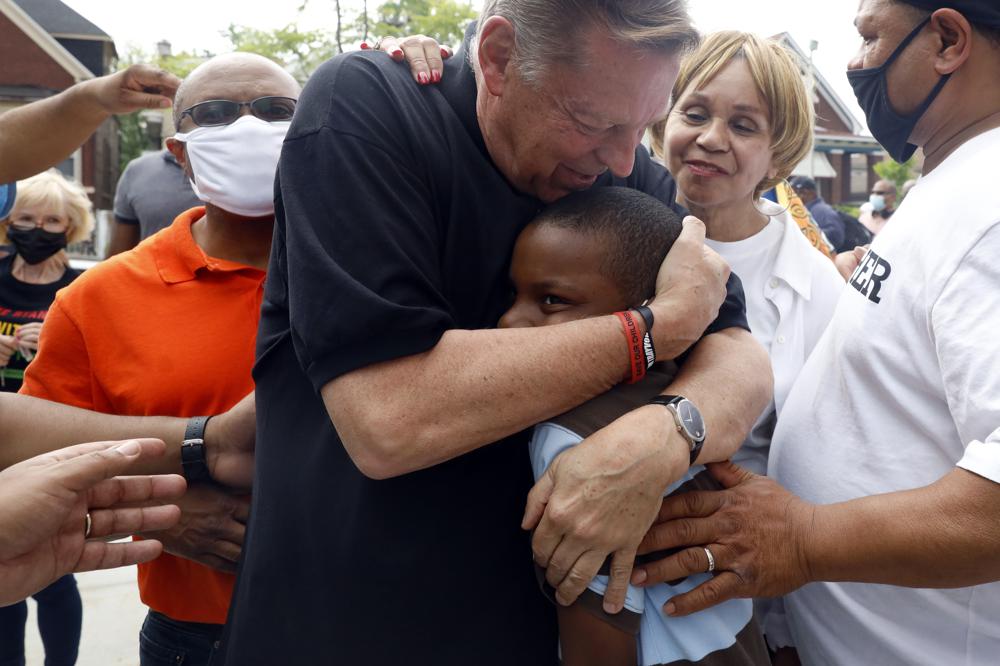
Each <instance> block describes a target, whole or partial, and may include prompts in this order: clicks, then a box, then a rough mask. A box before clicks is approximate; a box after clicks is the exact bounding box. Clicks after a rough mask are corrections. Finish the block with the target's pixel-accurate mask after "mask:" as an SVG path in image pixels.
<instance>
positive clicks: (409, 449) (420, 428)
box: [322, 382, 443, 481]
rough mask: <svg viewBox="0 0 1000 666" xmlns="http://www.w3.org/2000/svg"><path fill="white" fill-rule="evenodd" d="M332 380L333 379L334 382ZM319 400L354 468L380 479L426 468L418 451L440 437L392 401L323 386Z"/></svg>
mask: <svg viewBox="0 0 1000 666" xmlns="http://www.w3.org/2000/svg"><path fill="white" fill-rule="evenodd" d="M334 383H336V382H334ZM322 393H323V399H324V402H325V403H326V407H327V411H328V413H329V415H330V419H331V420H332V422H333V426H334V427H335V428H336V430H337V434H338V436H339V437H340V441H341V442H342V443H343V446H344V450H345V451H346V452H347V455H348V456H349V457H350V459H351V462H353V463H354V465H355V467H357V468H358V471H359V472H361V473H362V474H364V475H365V476H366V477H368V478H369V479H374V480H376V481H381V480H385V479H391V478H395V477H397V476H402V475H404V474H409V473H410V472H414V471H416V470H418V469H423V468H424V467H428V466H429V465H430V464H433V463H432V462H430V461H428V460H426V459H425V458H424V456H422V455H421V452H426V451H429V450H432V447H431V446H430V442H431V441H433V440H434V439H435V438H437V437H440V436H443V434H442V433H440V432H438V429H437V428H434V427H433V426H425V425H423V424H422V423H421V420H420V418H419V417H418V416H417V415H416V414H415V413H414V412H413V410H411V409H409V408H407V407H406V405H404V404H401V402H400V401H394V400H365V399H364V397H363V395H364V394H363V393H362V392H356V391H339V390H336V389H333V390H331V389H330V386H329V385H328V386H327V387H324V389H323V391H322Z"/></svg>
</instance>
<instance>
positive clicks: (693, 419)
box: [677, 400, 705, 442]
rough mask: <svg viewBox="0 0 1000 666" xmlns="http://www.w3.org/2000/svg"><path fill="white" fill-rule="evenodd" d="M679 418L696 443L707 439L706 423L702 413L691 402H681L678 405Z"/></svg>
mask: <svg viewBox="0 0 1000 666" xmlns="http://www.w3.org/2000/svg"><path fill="white" fill-rule="evenodd" d="M677 416H678V417H680V420H681V425H683V426H684V429H685V430H687V431H688V434H689V435H690V436H691V439H693V440H694V441H696V442H699V441H701V440H703V439H705V421H704V420H702V418H701V412H699V411H698V408H697V407H695V406H694V403H692V402H691V401H690V400H681V401H680V402H679V403H677Z"/></svg>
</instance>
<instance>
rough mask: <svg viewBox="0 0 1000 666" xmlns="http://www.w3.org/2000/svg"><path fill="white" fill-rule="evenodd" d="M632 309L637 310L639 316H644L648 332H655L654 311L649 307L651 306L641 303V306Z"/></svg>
mask: <svg viewBox="0 0 1000 666" xmlns="http://www.w3.org/2000/svg"><path fill="white" fill-rule="evenodd" d="M632 309H633V310H635V311H636V312H638V313H639V316H640V317H642V320H643V321H644V322H646V332H647V333H652V332H653V311H652V310H650V309H649V306H648V305H640V306H639V307H637V308H632Z"/></svg>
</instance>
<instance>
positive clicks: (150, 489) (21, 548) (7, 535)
mask: <svg viewBox="0 0 1000 666" xmlns="http://www.w3.org/2000/svg"><path fill="white" fill-rule="evenodd" d="M164 450H165V446H164V444H163V442H161V441H160V440H155V439H141V440H129V441H126V442H99V443H93V444H79V445H77V446H71V447H68V448H65V449H60V450H58V451H54V452H52V453H46V454H44V455H40V456H36V457H34V458H30V459H28V460H25V461H24V462H21V463H18V464H17V465H12V466H11V467H8V468H7V469H5V470H3V471H2V472H0V605H7V604H11V603H15V602H17V601H20V600H21V599H23V598H25V597H27V596H28V595H31V594H34V593H35V592H37V591H38V590H41V589H42V588H44V587H46V586H47V585H49V584H50V583H51V582H52V581H54V580H56V579H58V578H60V577H61V576H64V575H66V574H67V573H72V572H79V571H92V570H95V569H110V568H113V567H120V566H126V565H130V564H137V563H139V562H148V561H149V560H152V559H154V558H156V557H157V556H159V554H160V552H161V550H162V546H161V545H160V543H159V542H158V541H152V540H151V541H137V542H125V543H107V542H105V541H102V540H101V539H103V538H107V537H119V536H126V535H129V534H133V533H135V532H138V531H140V530H161V529H165V528H167V527H170V526H171V525H173V524H174V523H176V522H177V520H178V519H179V517H180V510H179V509H178V508H177V507H176V506H172V505H164V506H150V507H144V508H139V507H133V506H130V505H131V504H132V503H135V502H145V501H149V500H155V501H164V500H171V499H176V498H178V497H180V496H181V495H183V494H184V490H185V487H186V486H185V483H184V479H183V477H180V476H177V475H163V476H136V477H122V476H119V475H121V474H123V473H126V472H127V471H128V470H129V468H130V467H131V465H132V464H134V463H136V462H137V461H139V460H141V459H143V458H148V457H156V456H161V455H163V453H164ZM88 513H89V515H90V534H89V535H86V534H85V530H86V526H87V520H86V516H87V515H88Z"/></svg>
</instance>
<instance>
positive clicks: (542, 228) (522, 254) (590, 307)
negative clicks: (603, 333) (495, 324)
mask: <svg viewBox="0 0 1000 666" xmlns="http://www.w3.org/2000/svg"><path fill="white" fill-rule="evenodd" d="M605 245H606V243H604V242H602V240H601V239H600V238H598V237H596V236H593V235H591V234H583V233H580V232H576V231H571V230H569V229H563V228H561V227H557V226H554V225H551V224H542V225H537V224H532V225H529V226H528V227H527V228H525V230H524V231H523V232H521V235H520V236H518V238H517V244H516V245H515V246H514V255H513V257H512V258H511V262H510V281H511V286H512V287H513V289H514V303H513V304H512V305H511V306H510V308H509V309H508V310H507V312H505V313H504V315H503V316H502V317H501V318H500V324H499V326H500V328H524V327H532V326H548V325H550V324H561V323H563V322H567V321H575V320H577V319H584V318H586V317H597V316H600V315H606V314H611V313H612V312H617V311H619V310H624V309H626V308H628V307H629V305H630V304H629V303H627V302H626V298H625V296H624V295H622V293H621V291H620V290H619V288H618V286H617V285H616V284H615V283H614V281H613V280H611V279H610V278H609V277H607V276H606V275H604V274H603V273H602V272H601V271H600V267H601V266H602V264H603V260H604V255H605V253H606V251H607V250H606V248H605V247H604V246H605ZM632 305H635V304H632Z"/></svg>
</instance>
